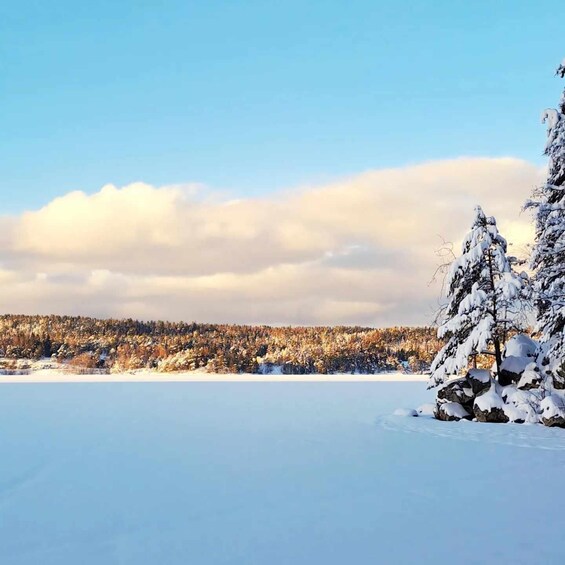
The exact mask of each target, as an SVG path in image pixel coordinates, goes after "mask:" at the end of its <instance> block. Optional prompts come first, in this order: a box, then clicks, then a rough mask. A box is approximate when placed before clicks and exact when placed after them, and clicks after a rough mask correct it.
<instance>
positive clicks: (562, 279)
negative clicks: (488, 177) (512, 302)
mask: <svg viewBox="0 0 565 565" xmlns="http://www.w3.org/2000/svg"><path fill="white" fill-rule="evenodd" d="M557 75H558V76H560V77H561V78H565V61H563V63H562V64H561V65H560V66H559V68H558V69H557ZM542 120H543V122H545V123H546V124H547V143H546V146H545V155H547V156H548V157H549V170H548V175H547V181H546V182H545V184H544V185H543V186H542V187H541V188H539V189H538V190H537V191H536V194H535V196H534V199H533V200H531V201H530V202H528V203H527V204H526V207H535V208H536V242H535V245H534V249H533V252H532V260H531V265H532V268H533V269H534V270H535V275H534V293H535V303H536V309H537V329H538V331H539V334H540V355H539V363H540V365H541V367H542V370H543V372H544V376H545V377H546V378H549V379H551V378H552V379H553V384H554V385H555V386H556V388H565V335H564V332H565V91H564V92H563V94H562V96H561V101H560V102H559V106H558V108H557V109H549V110H545V111H544V112H543V115H542Z"/></svg>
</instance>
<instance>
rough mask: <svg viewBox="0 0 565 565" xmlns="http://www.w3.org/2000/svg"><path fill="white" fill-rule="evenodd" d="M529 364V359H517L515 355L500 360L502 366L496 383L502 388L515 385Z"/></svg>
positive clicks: (530, 360)
mask: <svg viewBox="0 0 565 565" xmlns="http://www.w3.org/2000/svg"><path fill="white" fill-rule="evenodd" d="M531 362H532V358H531V357H525V356H524V357H518V356H517V355H508V356H506V357H505V358H504V359H503V360H502V365H500V375H499V376H498V382H499V383H500V384H501V385H503V386H505V385H509V384H510V383H517V382H518V381H519V380H520V377H521V376H522V373H523V372H524V371H525V370H526V367H527V366H528V365H529V364H530V363H531Z"/></svg>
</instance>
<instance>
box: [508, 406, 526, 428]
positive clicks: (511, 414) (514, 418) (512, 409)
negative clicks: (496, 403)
mask: <svg viewBox="0 0 565 565" xmlns="http://www.w3.org/2000/svg"><path fill="white" fill-rule="evenodd" d="M503 410H504V414H505V416H506V417H507V418H508V421H509V422H513V423H514V424H523V423H524V422H525V421H526V420H527V418H528V415H527V414H526V413H525V412H523V411H522V410H520V408H517V407H516V406H514V405H512V404H505V405H504V408H503Z"/></svg>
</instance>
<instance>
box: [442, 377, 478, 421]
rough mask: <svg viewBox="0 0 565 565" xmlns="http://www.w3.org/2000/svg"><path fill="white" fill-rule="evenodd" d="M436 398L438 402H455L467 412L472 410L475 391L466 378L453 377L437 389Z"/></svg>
mask: <svg viewBox="0 0 565 565" xmlns="http://www.w3.org/2000/svg"><path fill="white" fill-rule="evenodd" d="M437 399H438V402H439V403H442V402H455V403H457V404H461V405H462V406H463V407H464V408H466V410H467V411H468V412H472V411H473V400H474V399H475V393H474V392H473V388H472V386H471V383H470V382H469V381H468V380H467V378H465V377H463V378H460V379H454V380H452V381H449V382H448V383H447V384H445V385H443V386H442V387H441V388H440V389H439V390H438V391H437Z"/></svg>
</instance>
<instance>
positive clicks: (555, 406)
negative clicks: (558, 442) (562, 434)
mask: <svg viewBox="0 0 565 565" xmlns="http://www.w3.org/2000/svg"><path fill="white" fill-rule="evenodd" d="M540 409H541V421H542V424H543V425H544V426H557V427H560V428H565V402H564V400H563V398H562V397H561V396H557V395H556V394H552V395H549V396H546V397H545V398H544V399H543V400H542V401H541V403H540Z"/></svg>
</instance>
